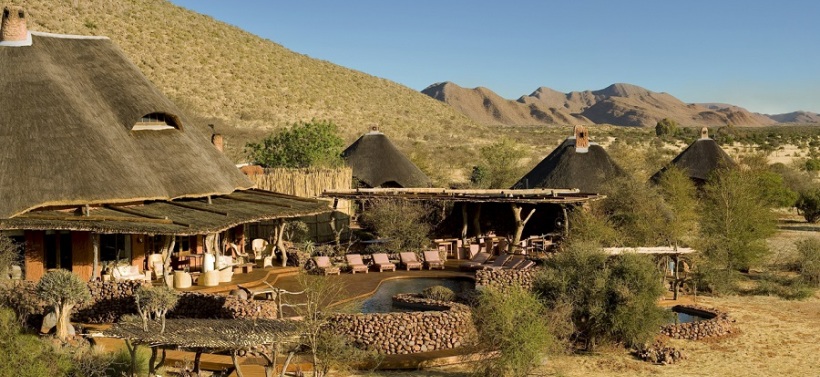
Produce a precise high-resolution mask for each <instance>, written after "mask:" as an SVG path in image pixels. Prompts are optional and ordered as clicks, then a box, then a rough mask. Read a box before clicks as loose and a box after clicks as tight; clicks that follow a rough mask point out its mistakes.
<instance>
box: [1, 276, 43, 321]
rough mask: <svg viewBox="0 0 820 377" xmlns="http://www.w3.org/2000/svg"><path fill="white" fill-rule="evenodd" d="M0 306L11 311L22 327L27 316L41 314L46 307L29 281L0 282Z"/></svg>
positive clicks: (34, 286)
mask: <svg viewBox="0 0 820 377" xmlns="http://www.w3.org/2000/svg"><path fill="white" fill-rule="evenodd" d="M0 306H5V307H7V308H10V309H11V310H13V311H14V313H15V314H16V315H17V319H19V320H20V324H22V325H25V324H26V322H28V318H29V316H31V315H34V314H42V313H43V312H44V311H45V307H46V305H45V303H44V302H43V300H41V299H40V297H39V296H38V295H37V290H36V285H35V284H34V283H33V282H30V281H2V282H0Z"/></svg>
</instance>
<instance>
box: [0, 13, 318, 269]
mask: <svg viewBox="0 0 820 377" xmlns="http://www.w3.org/2000/svg"><path fill="white" fill-rule="evenodd" d="M0 72H2V74H0V103H2V104H3V111H2V112H0V134H2V135H3V138H2V140H3V148H0V171H2V175H0V197H2V198H3V200H2V201H0V230H2V231H4V233H5V234H7V235H10V236H12V237H15V238H16V239H17V240H18V241H25V244H26V250H25V260H26V265H25V269H26V271H25V274H26V277H27V278H29V279H37V278H39V276H40V275H42V273H43V271H44V270H45V269H49V268H67V269H72V270H74V271H75V272H77V273H79V274H80V275H81V276H83V277H86V278H93V275H95V274H96V273H97V272H98V271H99V270H98V269H97V268H96V267H97V266H96V263H97V262H98V260H97V259H96V258H99V257H100V255H92V252H93V250H92V249H94V250H96V249H100V248H102V253H103V255H102V258H103V259H101V260H100V262H104V261H105V257H106V255H109V256H110V255H114V256H115V257H117V259H120V257H123V258H124V259H126V260H128V259H129V258H130V260H128V261H129V262H131V263H133V264H134V265H137V266H143V259H144V255H145V253H148V252H151V251H155V250H149V249H151V247H152V246H151V245H147V244H149V242H147V241H148V239H149V238H151V237H149V236H153V235H166V236H194V237H193V238H191V239H190V240H188V239H186V240H184V242H183V240H181V239H180V242H179V243H178V245H180V246H179V247H178V248H179V250H183V249H182V244H185V245H186V246H185V247H189V248H191V251H192V252H195V251H196V249H197V248H199V249H200V250H201V246H202V239H201V237H199V238H197V237H196V236H202V235H205V234H214V233H220V232H224V231H226V230H229V229H232V231H233V232H234V233H236V234H238V235H241V233H242V231H241V225H242V224H244V223H247V222H252V221H258V220H264V219H274V218H282V217H294V216H300V215H305V214H312V213H317V212H323V211H325V210H327V206H326V205H323V204H321V203H318V202H316V201H312V200H307V199H303V198H296V197H289V196H285V195H279V194H274V193H269V192H264V191H260V190H251V188H252V186H253V184H252V183H251V182H250V181H249V180H248V179H247V178H246V177H245V176H244V175H243V174H242V173H241V172H240V171H239V170H238V169H237V168H236V167H235V166H234V165H233V164H232V163H231V161H229V160H228V159H227V158H226V157H224V156H223V155H222V154H221V153H220V151H219V150H218V149H217V148H215V147H214V145H212V144H211V143H210V141H209V138H210V137H211V135H208V134H206V133H205V132H204V131H202V130H200V129H198V128H197V127H196V126H194V125H193V124H192V123H190V121H189V120H188V119H187V118H186V117H185V115H184V114H183V113H182V111H180V109H179V108H178V107H177V106H175V105H174V104H173V103H172V102H171V101H170V100H168V98H166V97H165V96H164V95H163V94H162V93H161V92H160V91H159V90H158V89H157V88H156V87H155V86H154V85H153V84H151V82H150V81H149V80H148V79H147V78H146V77H145V76H143V75H142V73H141V72H140V71H139V69H138V68H137V67H136V66H135V65H134V64H132V63H131V62H130V61H129V60H128V59H127V58H126V57H125V55H124V54H123V52H122V51H121V50H120V49H119V48H117V46H116V45H114V43H112V42H111V41H110V40H109V39H108V38H105V37H85V36H69V35H55V34H48V33H38V32H29V31H28V30H26V26H25V11H24V10H23V9H20V8H16V7H7V8H6V9H5V11H4V13H3V20H2V26H1V27H0ZM130 235H134V236H135V237H130ZM126 236H127V237H126ZM188 241H190V242H188ZM98 243H99V244H98ZM197 245H198V246H197ZM107 248H111V249H113V251H112V253H111V254H106V250H107ZM126 256H127V257H126ZM92 259H93V264H94V267H93V270H92V267H91V266H92Z"/></svg>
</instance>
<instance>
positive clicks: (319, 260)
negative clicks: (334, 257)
mask: <svg viewBox="0 0 820 377" xmlns="http://www.w3.org/2000/svg"><path fill="white" fill-rule="evenodd" d="M313 261H314V262H316V269H317V270H319V272H321V273H322V274H324V275H330V274H336V275H339V274H341V270H340V269H339V267H336V266H334V265H333V264H331V263H330V258H328V257H313Z"/></svg>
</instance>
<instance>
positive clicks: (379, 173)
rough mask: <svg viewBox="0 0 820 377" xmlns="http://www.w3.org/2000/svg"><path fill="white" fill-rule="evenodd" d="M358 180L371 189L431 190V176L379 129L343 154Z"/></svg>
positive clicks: (362, 138) (363, 137)
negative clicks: (427, 188)
mask: <svg viewBox="0 0 820 377" xmlns="http://www.w3.org/2000/svg"><path fill="white" fill-rule="evenodd" d="M342 157H344V159H345V160H346V161H347V164H348V165H350V168H351V169H353V178H356V179H357V180H359V182H361V183H362V184H364V185H366V186H367V187H404V188H409V187H430V185H431V182H430V178H428V177H427V175H425V174H424V173H423V172H422V171H421V170H419V168H418V167H416V165H414V164H413V163H412V162H411V161H410V159H408V158H407V157H406V156H405V155H404V154H402V153H401V152H400V151H399V150H398V149H396V147H395V146H394V145H393V143H391V142H390V139H388V138H387V136H385V135H384V134H383V133H381V132H379V131H378V128H375V127H374V128H373V129H372V130H371V131H370V132H368V133H366V134H364V135H362V137H360V138H359V139H358V140H356V141H355V142H354V143H353V144H351V145H350V146H349V147H347V149H345V150H344V152H342Z"/></svg>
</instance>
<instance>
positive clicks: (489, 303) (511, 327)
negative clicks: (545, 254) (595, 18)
mask: <svg viewBox="0 0 820 377" xmlns="http://www.w3.org/2000/svg"><path fill="white" fill-rule="evenodd" d="M549 316H550V314H549V313H548V311H547V308H546V307H545V306H544V305H543V304H542V303H541V302H540V301H539V300H538V298H537V297H536V296H535V295H534V294H532V293H531V292H529V291H528V290H526V289H524V288H522V287H520V286H512V287H509V288H508V289H505V290H504V292H501V291H499V290H496V289H494V288H487V289H485V290H483V291H482V292H481V295H480V296H479V298H478V306H477V307H476V308H475V309H474V313H473V320H474V321H475V325H476V329H477V330H478V344H479V345H480V346H481V347H482V348H484V351H498V353H499V355H498V358H494V359H493V358H490V359H486V360H485V361H484V362H481V363H479V364H478V365H477V370H476V371H475V372H476V375H481V376H526V375H528V374H529V372H530V371H532V370H533V369H535V368H536V367H537V366H538V365H539V364H540V363H541V359H542V357H543V355H544V354H546V353H548V352H549V351H550V350H553V349H555V348H556V345H557V344H558V342H557V339H556V337H555V335H554V334H553V331H552V329H551V327H550V323H551V322H552V321H549V320H548V317H549Z"/></svg>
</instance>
